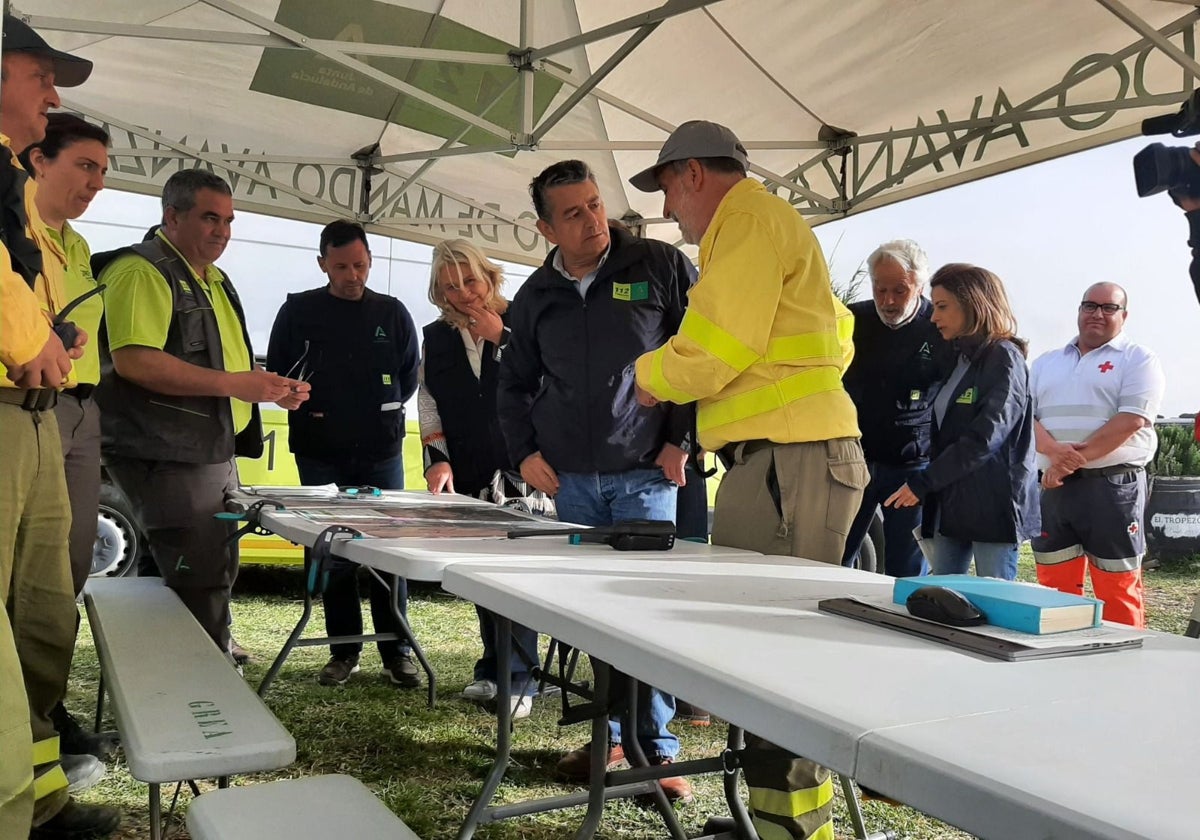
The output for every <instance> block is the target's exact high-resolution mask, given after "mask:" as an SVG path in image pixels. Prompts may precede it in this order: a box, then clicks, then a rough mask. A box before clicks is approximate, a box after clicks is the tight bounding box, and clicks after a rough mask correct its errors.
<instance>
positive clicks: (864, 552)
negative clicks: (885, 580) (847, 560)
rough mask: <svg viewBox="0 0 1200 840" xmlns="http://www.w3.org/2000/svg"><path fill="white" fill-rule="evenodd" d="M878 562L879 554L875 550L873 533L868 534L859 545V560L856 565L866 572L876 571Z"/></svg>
mask: <svg viewBox="0 0 1200 840" xmlns="http://www.w3.org/2000/svg"><path fill="white" fill-rule="evenodd" d="M878 564H879V555H878V554H877V553H876V552H875V543H874V542H873V541H872V540H871V535H870V534H868V535H867V538H866V539H865V540H863V541H862V545H860V546H859V547H858V562H857V563H856V564H855V566H856V567H857V568H859V569H862V570H863V571H864V572H874V571H876V566H878Z"/></svg>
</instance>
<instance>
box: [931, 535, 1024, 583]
mask: <svg viewBox="0 0 1200 840" xmlns="http://www.w3.org/2000/svg"><path fill="white" fill-rule="evenodd" d="M1017 548H1018V546H1017V544H1016V543H993V542H972V541H971V540H961V539H957V538H955V537H947V536H945V535H943V534H940V533H939V534H936V535H935V536H934V538H933V574H935V575H965V574H968V573H969V572H970V571H971V555H974V556H975V574H977V575H979V577H995V578H1003V579H1004V580H1016V579H1017ZM930 582H931V583H932V581H930Z"/></svg>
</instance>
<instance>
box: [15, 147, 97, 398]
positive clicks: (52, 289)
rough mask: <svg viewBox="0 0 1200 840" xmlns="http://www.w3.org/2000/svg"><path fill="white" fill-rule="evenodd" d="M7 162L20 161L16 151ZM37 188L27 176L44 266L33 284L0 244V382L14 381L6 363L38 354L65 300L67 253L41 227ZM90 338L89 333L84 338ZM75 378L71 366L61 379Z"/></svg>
mask: <svg viewBox="0 0 1200 840" xmlns="http://www.w3.org/2000/svg"><path fill="white" fill-rule="evenodd" d="M0 146H3V149H0V154H2V155H8V154H12V152H11V149H10V146H9V141H8V138H7V137H5V136H4V135H0ZM12 165H13V166H14V167H17V168H20V166H21V164H20V163H19V162H18V161H17V160H16V158H15V157H14V158H13V163H12ZM36 192H37V185H36V184H35V183H34V181H33V179H32V178H30V179H29V180H28V181H26V182H25V213H26V216H27V217H28V219H29V225H28V227H27V228H26V231H25V232H26V234H27V235H28V236H29V238H30V239H32V240H34V241H35V242H37V244H38V246H39V247H40V248H41V250H42V266H43V272H42V274H39V275H38V278H37V282H36V285H35V288H33V289H30V288H29V285H28V284H27V283H26V282H25V279H24V278H23V277H21V275H20V274H18V273H17V272H16V271H15V270H13V267H12V261H11V260H10V258H9V254H8V249H7V248H5V247H4V246H3V245H0V387H9V388H11V387H14V385H13V382H12V380H11V379H9V378H8V377H7V376H5V375H4V374H5V372H6V368H5V366H4V365H5V363H8V364H25V363H27V362H29V361H31V360H32V359H33V358H34V357H35V356H37V354H38V353H40V352H41V350H42V347H43V346H44V345H45V344H46V339H47V338H48V337H49V335H50V316H51V315H52V314H53V313H56V312H58V310H59V309H60V308H61V307H62V306H63V305H64V304H66V303H67V302H68V301H67V300H66V298H65V292H64V291H63V285H64V282H63V281H64V271H65V265H66V259H67V258H66V255H65V254H64V253H63V251H62V249H61V248H59V247H58V245H56V244H55V243H54V242H53V241H52V240H51V239H50V237H49V236H48V235H47V233H46V225H45V223H44V222H42V217H41V215H40V214H39V213H38V209H37V205H36V204H35V203H34V200H33V197H34V194H35V193H36ZM95 339H96V337H95V336H93V335H89V336H88V341H95ZM74 384H75V379H74V373H73V372H72V374H71V376H70V377H68V379H67V381H66V382H64V383H63V385H64V387H70V386H72V385H74Z"/></svg>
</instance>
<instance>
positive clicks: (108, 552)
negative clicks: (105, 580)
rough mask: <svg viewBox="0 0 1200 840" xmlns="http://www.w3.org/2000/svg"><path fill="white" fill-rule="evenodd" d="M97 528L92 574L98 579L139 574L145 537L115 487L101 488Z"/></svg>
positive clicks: (105, 485)
mask: <svg viewBox="0 0 1200 840" xmlns="http://www.w3.org/2000/svg"><path fill="white" fill-rule="evenodd" d="M96 526H97V527H96V544H95V546H94V547H93V548H92V571H91V574H92V575H93V576H96V577H125V576H126V575H129V574H136V572H135V571H134V570H135V569H136V568H137V558H138V553H139V552H140V551H141V548H142V539H141V535H140V534H139V533H138V530H137V528H136V527H135V526H134V524H133V516H132V513H131V511H130V509H129V502H128V501H126V499H125V497H124V496H123V495H121V491H120V490H118V489H117V488H116V487H113V486H112V485H109V484H102V485H101V486H100V511H99V516H98V517H97V522H96Z"/></svg>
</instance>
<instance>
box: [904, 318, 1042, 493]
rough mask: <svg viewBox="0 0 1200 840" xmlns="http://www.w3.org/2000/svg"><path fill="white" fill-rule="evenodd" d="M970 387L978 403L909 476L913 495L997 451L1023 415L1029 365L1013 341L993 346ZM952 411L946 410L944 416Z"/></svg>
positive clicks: (932, 488) (945, 481) (947, 482)
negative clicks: (954, 435)
mask: <svg viewBox="0 0 1200 840" xmlns="http://www.w3.org/2000/svg"><path fill="white" fill-rule="evenodd" d="M982 356H983V358H982V359H981V360H980V370H979V375H978V376H977V377H976V378H975V383H974V384H975V387H976V389H977V390H978V392H979V395H980V400H981V403H982V405H981V406H980V408H979V411H978V412H977V413H976V415H975V416H974V417H973V418H971V420H970V422H969V423H968V424H967V426H966V427H965V428H964V429H963V431H962V433H961V434H960V435H959V436H958V437H957V438H956V439H955V440H954V442H953V443H951V444H950V445H949V446H946V447H945V448H944V449H942V451H941V453H939V454H938V456H937V457H936V458H934V459H933V461H932V462H931V463H930V464H929V467H928V469H926V470H925V471H924V472H923V473H920V474H918V475H917V476H914V477H913V478H911V479H909V482H908V487H909V489H910V490H912V491H913V493H915V494H916V495H918V496H923V495H925V494H926V493H928V492H930V491H934V492H936V491H938V490H941V489H943V488H944V487H947V486H948V485H950V484H953V483H954V482H956V481H958V480H959V479H961V478H963V477H964V476H966V475H969V474H970V473H972V472H975V471H976V470H977V469H979V468H980V467H981V466H982V465H983V464H984V462H986V461H987V459H988V457H989V456H990V455H993V454H995V453H996V452H998V451H999V450H1000V449H1001V447H1003V446H1004V442H1005V441H1006V440H1008V437H1009V435H1011V434H1012V431H1013V429H1015V428H1016V427H1017V426H1018V425H1019V424H1020V423H1021V421H1022V419H1023V418H1024V417H1025V407H1026V403H1027V402H1028V400H1029V369H1028V368H1027V367H1026V366H1025V360H1024V359H1023V358H1022V357H1021V354H1020V351H1018V350H1017V349H1016V347H1015V346H1013V345H1011V344H1009V343H1008V342H1004V346H1000V345H993V346H991V347H988V348H986V349H985V350H983V352H982ZM954 410H955V407H954V405H953V404H951V406H950V407H949V409H947V412H946V419H947V420H948V419H949V418H950V413H951V412H953V411H954Z"/></svg>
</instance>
